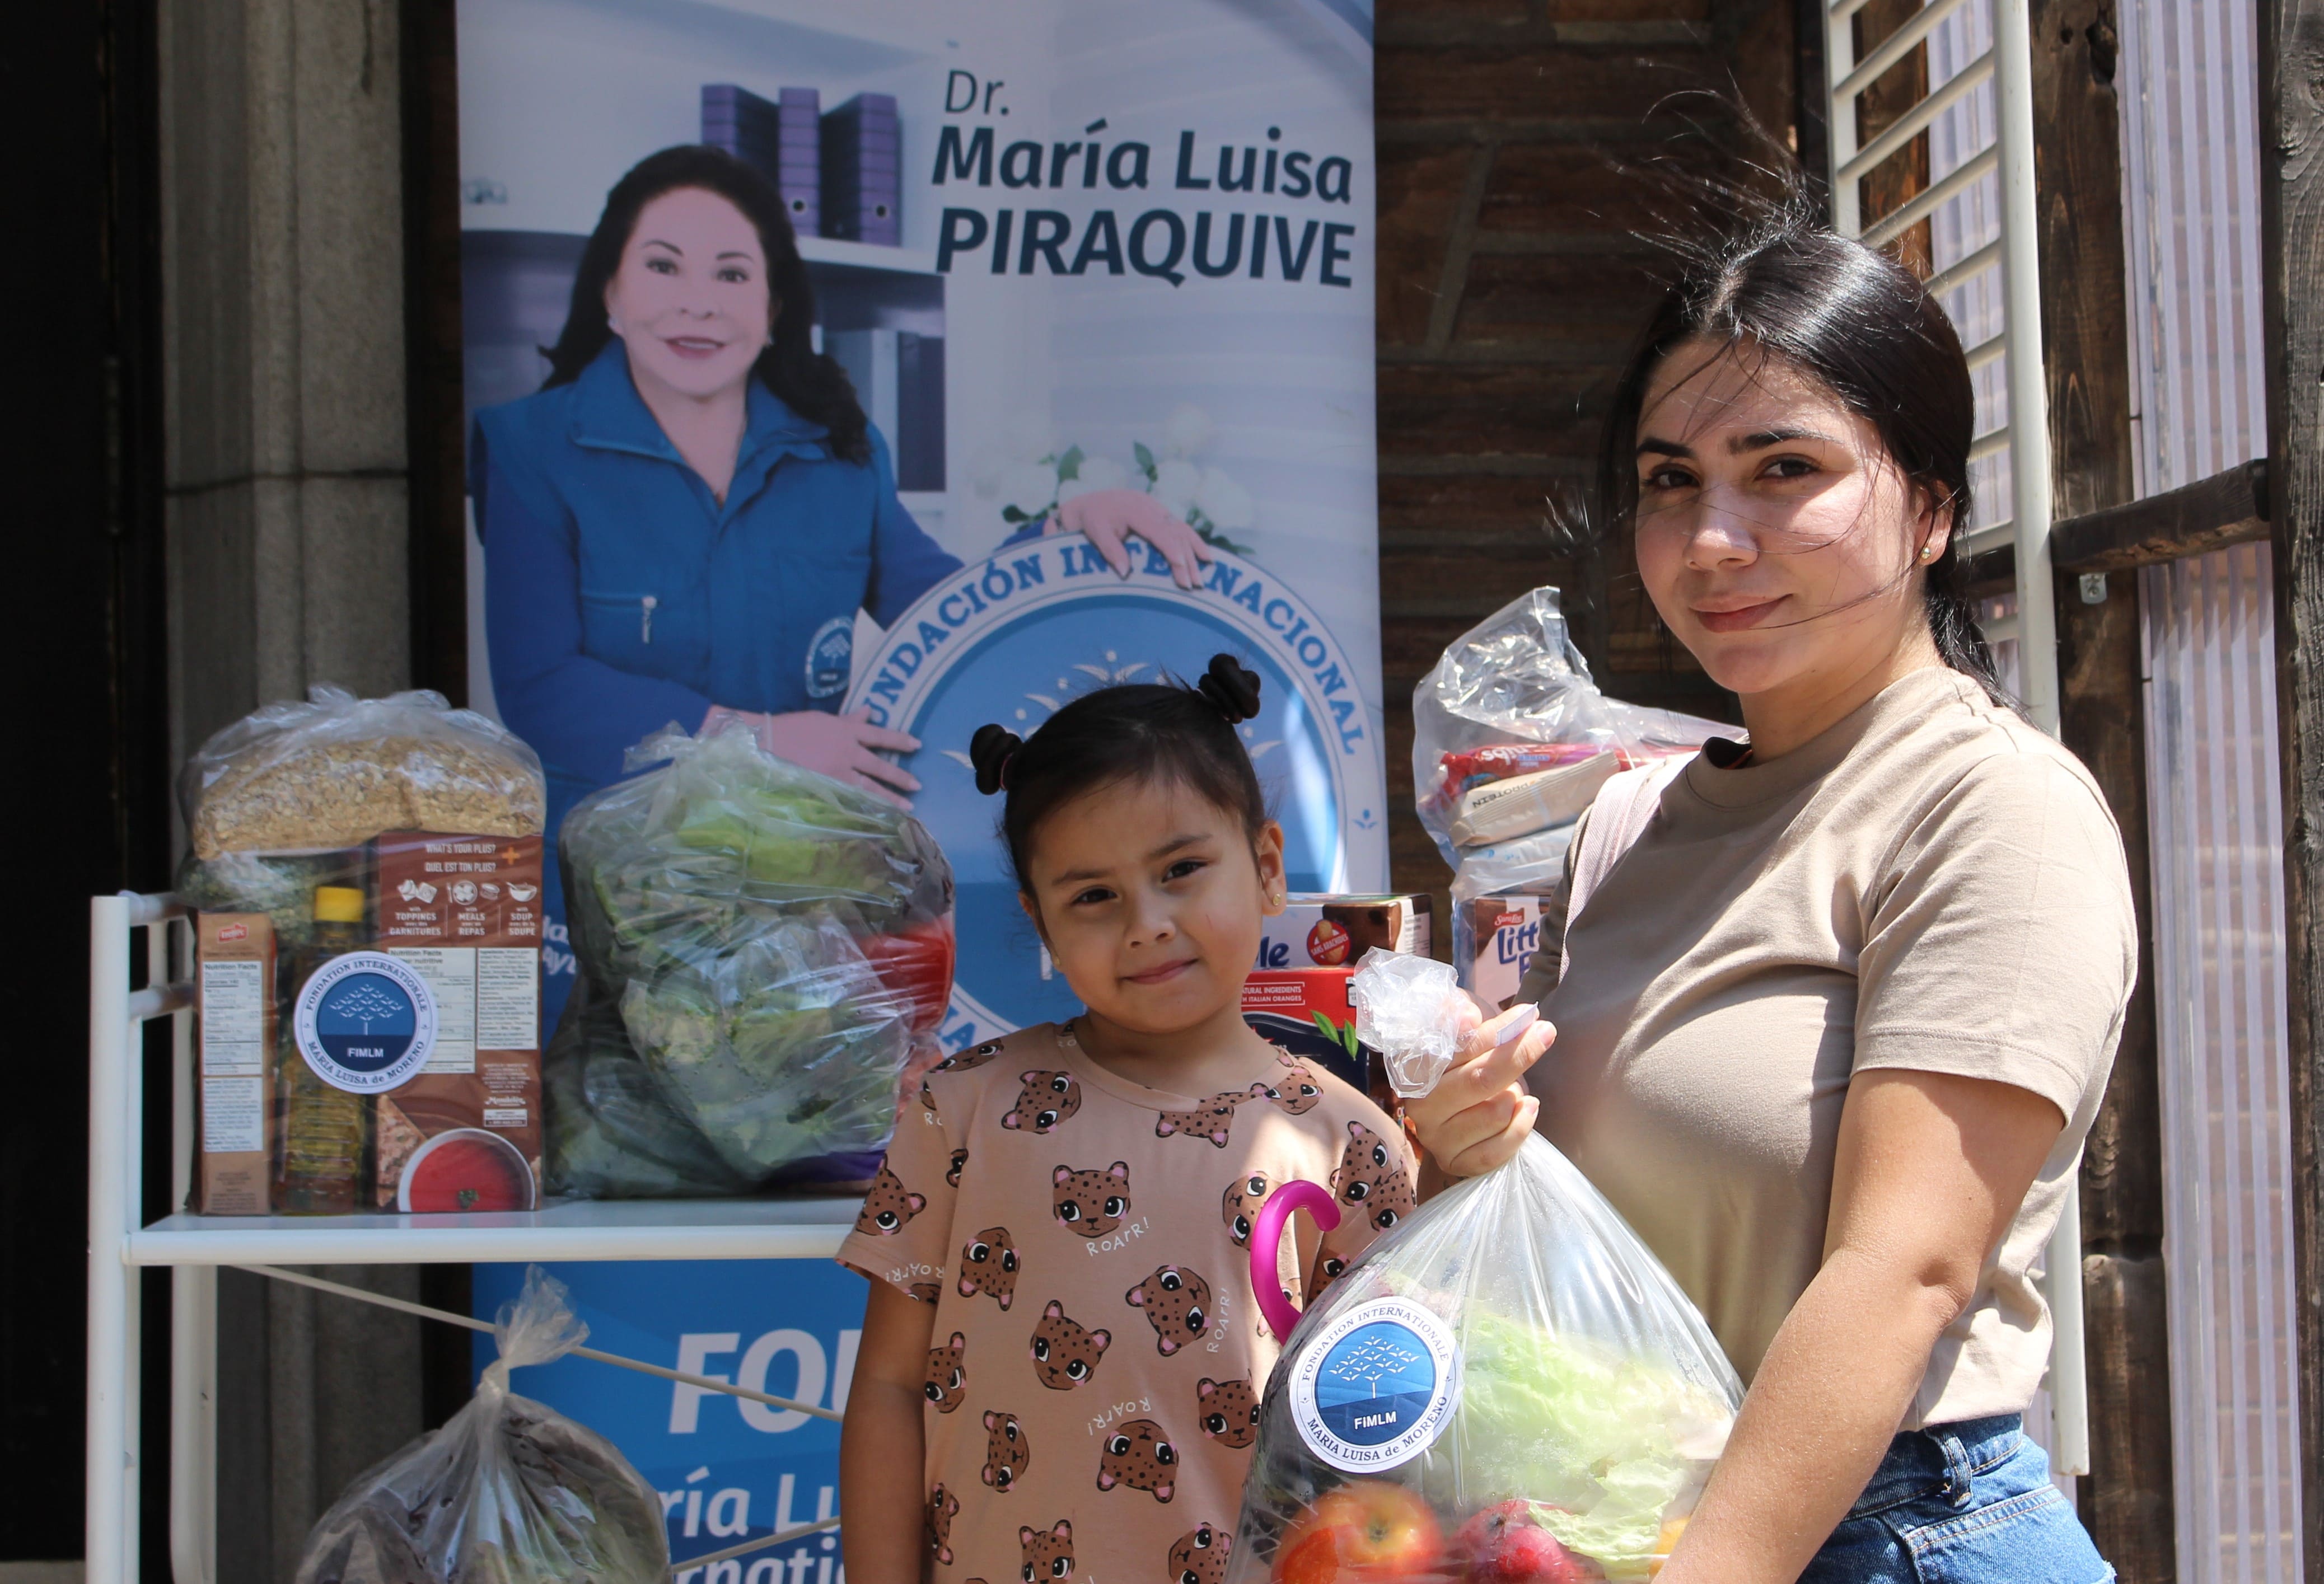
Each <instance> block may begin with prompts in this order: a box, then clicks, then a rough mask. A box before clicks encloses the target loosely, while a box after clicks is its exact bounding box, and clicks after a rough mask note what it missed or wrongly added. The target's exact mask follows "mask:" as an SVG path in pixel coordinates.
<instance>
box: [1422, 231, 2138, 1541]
mask: <svg viewBox="0 0 2324 1584" xmlns="http://www.w3.org/2000/svg"><path fill="white" fill-rule="evenodd" d="M1974 417H1975V401H1974V396H1973V393H1972V390H1971V386H1970V381H1969V367H1968V364H1967V362H1966V360H1965V359H1964V358H1963V356H1962V353H1961V346H1960V338H1959V336H1957V335H1956V333H1955V331H1954V328H1953V327H1952V325H1951V323H1950V321H1949V320H1948V319H1947V318H1946V317H1945V315H1944V312H1943V310H1942V309H1941V308H1940V307H1939V306H1938V304H1937V302H1936V301H1935V299H1933V298H1932V297H1931V296H1930V295H1929V293H1928V291H1927V290H1925V288H1924V287H1923V284H1922V283H1921V281H1918V280H1917V279H1915V278H1914V276H1913V275H1912V274H1911V273H1910V272H1907V271H1906V270H1905V269H1904V268H1903V267H1902V266H1901V265H1900V264H1898V263H1897V262H1895V261H1894V260H1891V259H1889V258H1886V257H1884V256H1883V255H1881V254H1879V253H1874V252H1872V251H1870V250H1868V249H1867V248H1865V247H1863V246H1861V245H1859V244H1858V243H1856V242H1853V241H1849V240H1846V239H1843V238H1841V237H1840V236H1838V235H1833V234H1832V233H1831V232H1830V231H1829V230H1826V229H1824V228H1822V227H1821V226H1818V225H1812V224H1810V223H1807V222H1805V221H1804V220H1802V219H1800V218H1798V217H1796V216H1793V217H1788V218H1784V219H1779V220H1776V221H1774V222H1770V223H1768V224H1767V225H1766V227H1765V228H1764V229H1763V230H1761V231H1760V232H1759V233H1758V234H1757V235H1753V236H1750V237H1748V238H1745V239H1742V240H1739V241H1735V242H1731V243H1729V244H1726V245H1724V246H1722V247H1721V248H1720V249H1719V250H1718V252H1717V254H1716V256H1714V257H1711V258H1709V259H1707V260H1705V261H1704V262H1701V263H1700V264H1698V265H1697V266H1695V267H1693V268H1692V270H1690V272H1688V275H1687V278H1685V279H1683V280H1682V281H1680V282H1679V283H1678V284H1677V285H1676V286H1675V287H1674V290H1672V291H1671V292H1670V293H1669V295H1668V296H1667V297H1666V298H1665V300H1664V302H1663V304H1662V306H1661V307H1660V309H1658V310H1657V312H1656V314H1655V318H1654V319H1653V320H1652V322H1651V324H1650V326H1649V327H1648V330H1647V333H1646V336H1645V338H1644V339H1643V340H1642V342H1641V344H1640V349H1639V351H1638V352H1637V355H1636V357H1635V359H1634V361H1633V363H1632V364H1631V365H1630V367H1629V368H1628V372H1627V373H1626V374H1625V376H1624V378H1623V379H1622V381H1621V382H1620V383H1619V384H1618V386H1617V387H1616V391H1615V397H1614V403H1613V409H1612V412H1611V414H1610V416H1609V423H1608V431H1607V439H1606V444H1605V448H1604V451H1603V453H1602V456H1601V474H1600V480H1601V502H1602V503H1603V506H1604V508H1605V511H1606V517H1605V520H1606V522H1607V523H1608V524H1609V525H1615V524H1618V525H1620V526H1622V527H1625V528H1628V530H1631V534H1632V537H1633V539H1634V540H1635V544H1636V548H1637V565H1638V570H1639V573H1640V576H1641V578H1642V580H1643V581H1644V584H1645V585H1646V590H1647V592H1648V594H1650V595H1651V597H1652V599H1653V601H1654V603H1655V610H1656V611H1657V612H1659V613H1660V615H1661V617H1662V619H1663V621H1664V622H1665V624H1666V625H1667V626H1668V627H1669V629H1670V631H1672V632H1673V633H1674V634H1675V635H1676V637H1677V638H1678V640H1679V641H1680V642H1682V643H1683V644H1684V645H1686V647H1687V649H1688V650H1689V651H1690V652H1692V654H1693V655H1694V657H1695V658H1696V659H1698V660H1699V661H1700V662H1701V665H1702V667H1703V668H1704V670H1706V671H1707V672H1709V673H1710V675H1711V677H1713V678H1714V679H1715V680H1717V681H1718V682H1719V683H1720V685H1722V686H1726V687H1729V688H1730V689H1732V690H1733V691H1734V692H1735V693H1736V694H1737V695H1739V696H1740V698H1741V701H1742V707H1743V717H1744V721H1745V723H1747V725H1748V728H1749V735H1748V741H1744V742H1729V741H1720V740H1718V739H1714V740H1712V741H1711V742H1709V743H1707V744H1706V745H1705V746H1704V748H1703V751H1702V752H1701V754H1700V755H1699V756H1697V757H1695V758H1693V759H1691V760H1683V761H1677V762H1673V763H1671V764H1669V765H1667V766H1665V767H1663V768H1661V769H1639V770H1633V771H1629V772H1627V773H1625V774H1623V775H1620V776H1618V777H1616V778H1614V779H1613V780H1612V781H1610V782H1609V783H1608V784H1607V786H1606V787H1605V788H1604V789H1603V791H1602V792H1601V793H1600V796H1599V797H1598V799H1597V801H1596V803H1595V804H1594V805H1593V806H1592V807H1591V811H1590V813H1589V814H1588V815H1587V816H1586V818H1585V823H1584V824H1583V825H1582V829H1581V831H1580V833H1578V834H1577V836H1576V838H1575V841H1574V843H1573V845H1572V849H1571V852H1570V853H1569V857H1568V860H1567V867H1566V873H1565V879H1564V883H1563V887H1562V888H1561V889H1560V894H1559V897H1558V898H1557V900H1556V901H1555V902H1554V904H1553V905H1552V906H1551V907H1546V908H1545V910H1544V916H1543V920H1542V934H1541V943H1542V945H1541V953H1540V955H1538V956H1537V957H1536V958H1535V962H1534V967H1533V970H1532V972H1531V973H1530V974H1529V975H1528V977H1527V980H1526V984H1525V986H1524V987H1523V989H1521V990H1520V991H1519V994H1520V996H1521V997H1523V998H1525V999H1533V1000H1537V1001H1539V1002H1540V1004H1541V1007H1542V1009H1543V1011H1544V1012H1545V1014H1546V1015H1547V1016H1546V1018H1545V1023H1544V1024H1543V1025H1538V1026H1536V1029H1535V1032H1534V1033H1531V1034H1528V1035H1526V1036H1523V1037H1521V1038H1520V1039H1518V1040H1516V1041H1514V1042H1512V1043H1510V1044H1509V1045H1504V1046H1502V1047H1500V1048H1499V1049H1497V1050H1493V1051H1489V1052H1482V1053H1480V1054H1477V1055H1475V1056H1474V1058H1473V1059H1471V1061H1469V1062H1468V1063H1467V1064H1464V1065H1463V1066H1462V1067H1461V1068H1458V1069H1456V1070H1455V1073H1454V1075H1453V1076H1452V1078H1451V1079H1448V1081H1447V1082H1445V1083H1444V1084H1443V1086H1442V1087H1440V1088H1439V1089H1438V1090H1437V1091H1436V1092H1435V1093H1434V1095H1432V1096H1431V1097H1429V1098H1428V1099H1427V1100H1425V1101H1418V1102H1416V1103H1415V1105H1414V1106H1413V1108H1412V1119H1413V1124H1414V1127H1415V1129H1416V1133H1417V1136H1418V1137H1419V1138H1420V1140H1421V1141H1422V1143H1423V1144H1424V1145H1425V1147H1426V1148H1427V1149H1428V1151H1429V1152H1430V1154H1431V1156H1433V1158H1434V1161H1435V1162H1436V1163H1437V1164H1438V1165H1439V1166H1441V1168H1442V1169H1443V1171H1445V1172H1446V1173H1448V1174H1452V1175H1462V1176H1465V1175H1471V1174H1476V1173H1479V1172H1481V1171H1485V1170H1488V1169H1489V1168H1490V1167H1492V1166H1494V1165H1498V1164H1499V1163H1500V1162H1501V1161H1503V1160H1506V1159H1507V1158H1508V1156H1511V1155H1512V1154H1514V1153H1515V1151H1516V1149H1517V1143H1518V1142H1519V1141H1520V1140H1521V1139H1522V1138H1523V1137H1524V1134H1525V1131H1526V1129H1527V1128H1532V1127H1535V1126H1538V1127H1539V1128H1540V1129H1541V1131H1542V1132H1543V1133H1544V1134H1545V1135H1546V1136H1547V1137H1548V1138H1549V1139H1550V1141H1551V1142H1552V1143H1554V1144H1555V1145H1557V1146H1558V1147H1559V1148H1561V1149H1562V1150H1563V1151H1564V1152H1565V1153H1566V1155H1567V1156H1569V1157H1571V1158H1572V1161H1573V1163H1574V1165H1577V1166H1578V1167H1580V1168H1581V1170H1582V1172H1583V1173H1584V1174H1587V1175H1588V1176H1589V1178H1590V1179H1591V1182H1592V1183H1595V1184H1596V1185H1597V1186H1598V1188H1599V1189H1600V1191H1601V1192H1603V1193H1605V1194H1606V1196H1607V1197H1608V1198H1609V1200H1610V1201H1612V1202H1613V1204H1614V1206H1615V1208H1616V1209H1618V1211H1621V1213H1622V1214H1623V1216H1624V1217H1625V1218H1627V1219H1628V1221H1629V1223H1630V1225H1631V1226H1632V1227H1633V1228H1635V1229H1637V1232H1638V1233H1639V1235H1640V1236H1641V1237H1642V1238H1644V1239H1645V1240H1646V1243H1647V1245H1648V1246H1649V1247H1650V1248H1653V1249H1654V1251H1655V1254H1656V1255H1657V1256H1658V1257H1660V1258H1661V1259H1662V1260H1663V1262H1664V1263H1665V1265H1666V1266H1668V1267H1669V1269H1670V1272H1671V1274H1672V1275H1674V1277H1676V1278H1677V1281H1678V1283H1679V1285H1680V1286H1681V1287H1682V1288H1683V1289H1684V1290H1685V1291H1686V1293H1687V1294H1688V1295H1689V1296H1690V1297H1691V1298H1692V1299H1693V1301H1694V1302H1695V1303H1696V1304H1697V1305H1698V1306H1699V1307H1700V1308H1701V1311H1702V1313H1703V1316H1704V1318H1705V1319H1706V1320H1708V1321H1709V1322H1710V1324H1711V1330H1712V1331H1713V1332H1714V1333H1715V1334H1716V1335H1717V1337H1718V1338H1719V1340H1720V1344H1721V1345H1722V1346H1723V1347H1724V1348H1725V1349H1726V1351H1727V1354H1728V1357H1729V1358H1730V1359H1731V1360H1732V1361H1733V1363H1734V1365H1735V1367H1736V1368H1737V1370H1738V1372H1739V1373H1740V1374H1741V1375H1742V1377H1743V1378H1744V1380H1745V1381H1746V1382H1747V1383H1748V1388H1749V1389H1748V1394H1747V1395H1746V1397H1745V1400H1744V1404H1743V1411H1742V1414H1741V1415H1740V1416H1739V1417H1738V1420H1737V1421H1736V1424H1735V1429H1734V1432H1733V1435H1732V1437H1731V1439H1730V1440H1729V1442H1728V1446H1727V1451H1726V1455H1725V1457H1724V1458H1723V1459H1722V1460H1721V1461H1720V1464H1719V1466H1718V1468H1717V1469H1716V1470H1715V1472H1714V1473H1713V1475H1712V1477H1711V1484H1710V1486H1709V1487H1708V1489H1707V1490H1706V1492H1705V1493H1704V1496H1703V1497H1702V1500H1701V1504H1700V1505H1699V1506H1697V1507H1696V1509H1695V1511H1694V1513H1693V1515H1692V1519H1691V1521H1690V1522H1689V1524H1688V1525H1687V1527H1686V1529H1685V1531H1684V1533H1683V1536H1682V1537H1681V1538H1680V1540H1679V1542H1678V1544H1677V1546H1676V1549H1675V1551H1674V1553H1673V1554H1672V1556H1671V1559H1670V1561H1669V1562H1668V1564H1667V1565H1666V1566H1665V1568H1664V1569H1663V1570H1662V1573H1661V1575H1660V1578H1659V1580H1658V1584H1703V1581H1705V1580H1716V1581H1717V1584H1777V1581H1778V1580H1781V1581H1784V1584H1789V1581H1790V1580H1792V1579H1805V1580H1810V1581H1812V1584H1838V1581H1840V1580H1843V1579H1845V1580H1849V1584H1863V1581H1866V1580H1874V1581H1882V1580H1898V1581H1902V1580H1908V1579H1924V1578H1934V1577H1939V1576H1941V1577H1943V1578H1946V1579H1960V1580H1978V1581H1981V1580H1994V1581H1999V1580H2004V1579H2006V1580H2010V1581H2011V1584H2099V1581H2100V1580H2102V1579H2108V1578H2111V1577H2112V1576H2113V1575H2112V1573H2111V1571H2110V1570H2108V1569H2107V1565H2106V1563H2105V1562H2104V1561H2101V1560H2100V1558H2099V1557H2098V1552H2097V1551H2096V1550H2095V1548H2093V1546H2092V1545H2091V1543H2090V1540H2089V1535H2087V1534H2086V1533H2084V1532H2083V1531H2082V1529H2081V1526H2080V1524H2078V1523H2077V1522H2076V1521H2075V1517H2074V1511H2073V1508H2072V1506H2070V1505H2069V1504H2068V1503H2067V1501H2066V1500H2065V1498H2064V1497H2062V1496H2061V1494H2060V1493H2059V1491H2058V1490H2057V1488H2056V1487H2054V1486H2053V1485H2052V1483H2051V1481H2050V1469H2049V1466H2048V1463H2047V1462H2046V1460H2045V1459H2044V1457H2043V1452H2042V1450H2041V1449H2040V1448H2039V1447H2037V1446H2035V1445H2033V1443H2032V1442H2030V1441H2027V1440H2026V1439H2025V1438H2024V1434H2023V1433H2022V1430H2023V1423H2022V1415H2023V1414H2024V1411H2025V1409H2026V1408H2027V1406H2028V1405H2029V1404H2031V1402H2032V1401H2033V1395H2034V1391H2035V1389H2036V1388H2037V1387H2038V1386H2040V1385H2041V1383H2042V1379H2043V1373H2044V1370H2045V1368H2046V1367H2047V1365H2048V1361H2049V1349H2050V1316H2049V1312H2048V1308H2047V1306H2046V1305H2045V1303H2044V1302H2043V1296H2042V1293H2041V1290H2040V1287H2039V1285H2037V1279H2036V1277H2035V1275H2034V1274H2033V1273H2034V1270H2035V1269H2036V1267H2038V1266H2040V1265H2041V1264H2042V1262H2043V1248H2044V1245H2045V1242H2046V1240H2047V1239H2048V1238H2049V1236H2050V1233H2051V1231H2052V1229H2053V1228H2054V1227H2055V1226H2056V1225H2057V1222H2058V1219H2059V1216H2060V1213H2061V1209H2062V1207H2063V1206H2064V1205H2065V1203H2066V1202H2067V1196H2068V1195H2069V1194H2071V1193H2073V1192H2074V1191H2075V1183H2076V1173H2075V1166H2076V1163H2077V1161H2078V1160H2079V1158H2080V1153H2081V1147H2082V1142H2083V1139H2084V1137H2086V1136H2087V1134H2088V1133H2089V1127H2090V1122H2091V1119H2092V1118H2093V1117H2094V1115H2095V1114H2096V1112H2097V1110H2098V1103H2099V1100H2100V1098H2101V1096H2102V1095H2103V1093H2104V1091H2105V1087H2106V1082H2107V1073H2108V1071H2109V1069H2110V1067H2111V1064H2112V1062H2113V1058H2114V1051H2115V1045H2116V1041H2117V1039H2118V1038H2119V1037H2120V1035H2121V1028H2122V1018H2123V1011H2124V1008H2125V1005H2126V1002H2127V1000H2128V998H2129V994H2130V990H2131V985H2132V982H2133V981H2134V979H2135V975H2136V972H2137V963H2138V949H2137V931H2136V923H2135V918H2134V916H2133V912H2132V905H2131V895H2130V888H2129V883H2128V877H2127V872H2126V865H2125V861H2124V857H2123V851H2122V841H2121V836H2120V833H2118V832H2117V830H2116V826H2115V823H2114V819H2113V816H2112V815H2111V814H2110V813H2109V812H2108V811H2107V806H2106V803H2105V801H2104V799H2103V797H2101V796H2100V794H2099V792H2098V787H2097V785H2096V784H2095V783H2094V782H2093V781H2092V780H2091V778H2090V777H2089V773H2088V772H2087V771H2086V770H2085V769H2083V768H2082V766H2081V764H2080V762H2079V761H2078V760H2075V758H2074V757H2073V755H2071V754H2070V753H2069V752H2068V751H2066V750H2065V749H2064V748H2062V747H2061V746H2060V745H2059V744H2058V743H2057V742H2056V741H2053V740H2052V739H2051V738H2049V737H2047V736H2045V735H2044V734H2043V733H2042V732H2039V731H2037V730H2035V729H2034V728H2033V726H2031V725H2029V724H2028V723H2026V722H2025V721H2024V720H2023V719H2021V718H2020V717H2019V716H2018V715H2017V714H2016V713H2015V710H2014V709H2013V708H2012V707H2011V706H2010V705H2009V703H2008V701H2007V699H2006V695H2004V693H2003V691H2002V689H2001V687H2000V686H1999V684H1998V683H1997V680H1996V677H1995V672H1994V668H1993V663H1992V658H1991V656H1990V655H1989V653H1988V652H1987V648H1986V644H1985V641H1984V639H1983V638H1982V637H1981V636H1980V634H1979V633H1978V628H1977V625H1976V622H1975V621H1974V619H1973V615H1972V611H1971V607H1970V604H1969V598H1968V586H1969V577H1968V572H1967V569H1966V567H1965V566H1964V564H1963V562H1964V557H1963V556H1962V554H1961V551H1960V533H1961V531H1962V530H1963V527H1964V523H1965V521H1966V520H1967V518H1968V516H1969V442H1970V437H1971V429H1972V422H1973V419H1974ZM1552 1022H1554V1025H1555V1029H1554V1033H1553V1032H1548V1031H1547V1024H1548V1023H1552ZM1553 1039H1554V1041H1555V1045H1554V1051H1553V1052H1552V1053H1551V1054H1549V1056H1548V1057H1547V1059H1545V1060H1542V1059H1540V1058H1541V1057H1542V1054H1543V1051H1544V1050H1545V1049H1546V1048H1548V1047H1549V1045H1550V1042H1551V1041H1552V1040H1553ZM1472 1043H1480V1042H1477V1041H1474V1040H1472ZM1536 1062H1538V1064H1537V1065H1536V1064H1535V1063H1536ZM1528 1068H1530V1069H1531V1071H1530V1074H1529V1075H1528V1072H1527V1069H1528ZM1528 1076H1529V1090H1528ZM2066 1279H2068V1280H2072V1279H2074V1273H2073V1270H2072V1268H2071V1267H2069V1269H2068V1272H2067V1275H2066ZM1900 1432H1901V1433H1900Z"/></svg>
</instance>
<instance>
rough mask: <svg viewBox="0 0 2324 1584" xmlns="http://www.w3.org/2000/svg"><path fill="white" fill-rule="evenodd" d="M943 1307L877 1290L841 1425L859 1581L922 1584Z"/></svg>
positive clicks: (847, 1519) (849, 1534)
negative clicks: (923, 1420)
mask: <svg viewBox="0 0 2324 1584" xmlns="http://www.w3.org/2000/svg"><path fill="white" fill-rule="evenodd" d="M935 1325H936V1305H935V1304H933V1303H921V1302H920V1301H919V1300H918V1299H917V1298H908V1297H906V1296H905V1295H904V1294H902V1293H899V1292H898V1291H897V1290H896V1289H895V1288H894V1287H891V1286H890V1285H888V1284H887V1283H886V1282H881V1281H875V1282H873V1283H872V1284H871V1302H870V1304H869V1305H868V1306H867V1307H866V1309H865V1310H864V1312H863V1340H862V1343H861V1344H860V1346H859V1349H858V1351H857V1352H856V1355H855V1379H854V1383H853V1385H852V1386H849V1387H848V1389H847V1418H846V1421H845V1423H843V1424H842V1425H841V1426H840V1429H839V1518H840V1531H839V1533H840V1543H841V1550H842V1552H844V1555H845V1556H846V1558H847V1568H848V1577H849V1578H851V1579H856V1580H859V1581H860V1584H919V1579H920V1570H921V1558H922V1554H923V1552H924V1550H925V1548H926V1546H927V1536H926V1533H924V1530H923V1526H922V1520H921V1516H920V1515H921V1514H922V1512H923V1511H924V1510H925V1509H926V1507H927V1499H928V1497H927V1484H926V1480H927V1452H926V1447H925V1444H924V1441H923V1438H922V1432H921V1424H920V1409H921V1404H922V1403H923V1402H924V1401H926V1398H925V1396H924V1395H923V1394H922V1392H921V1389H920V1388H921V1386H922V1383H923V1382H924V1381H925V1380H926V1378H927V1372H928V1336H929V1333H930V1331H932V1330H933V1329H934V1327H935Z"/></svg>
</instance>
